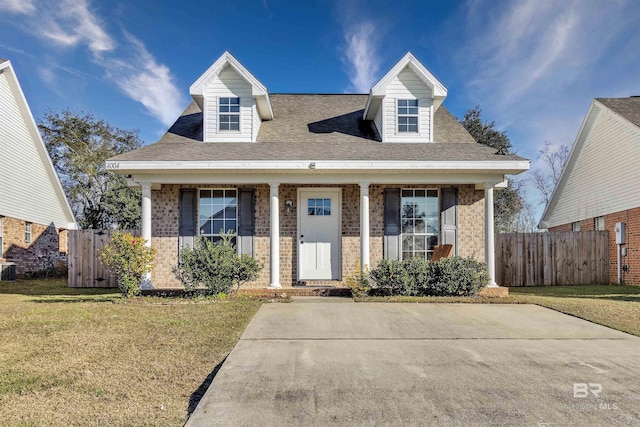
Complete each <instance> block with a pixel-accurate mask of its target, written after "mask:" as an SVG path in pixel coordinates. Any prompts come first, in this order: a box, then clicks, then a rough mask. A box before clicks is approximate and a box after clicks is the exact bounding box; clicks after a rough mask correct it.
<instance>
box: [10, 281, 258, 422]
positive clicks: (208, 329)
mask: <svg viewBox="0 0 640 427" xmlns="http://www.w3.org/2000/svg"><path fill="white" fill-rule="evenodd" d="M260 305H261V302H260V301H258V300H254V299H249V298H238V299H228V300H209V299H196V300H185V299H178V298H176V299H161V298H153V297H141V298H134V299H132V300H123V299H122V298H121V297H120V296H119V294H118V293H115V292H114V290H109V289H107V290H105V289H70V288H67V287H66V285H65V282H64V281H60V280H30V281H16V282H0V420H1V421H0V424H1V425H96V424H98V425H116V426H117V425H121V426H129V425H182V424H183V423H184V422H185V420H186V418H187V413H188V410H189V408H190V407H191V409H192V408H193V405H194V404H195V402H197V400H198V397H199V395H200V394H201V393H202V392H203V391H204V390H205V389H206V386H207V381H210V379H211V377H212V374H213V371H214V370H215V368H216V366H217V365H219V364H220V363H221V362H222V361H223V360H224V358H225V357H226V355H227V354H228V353H229V351H230V350H231V349H232V348H233V346H234V345H235V343H236V342H237V340H238V339H239V337H240V335H241V334H242V331H243V330H244V328H245V327H246V325H247V324H248V322H249V321H250V320H251V318H252V317H253V316H254V314H255V313H256V311H257V310H258V308H259V307H260Z"/></svg>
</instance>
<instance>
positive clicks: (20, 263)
mask: <svg viewBox="0 0 640 427" xmlns="http://www.w3.org/2000/svg"><path fill="white" fill-rule="evenodd" d="M2 221H3V236H2V237H3V238H2V253H1V254H0V255H2V256H1V257H0V262H14V263H15V264H16V276H17V277H25V276H26V275H27V273H30V272H36V271H41V270H44V269H47V268H50V267H57V266H58V264H59V263H66V253H67V231H66V230H60V229H56V228H55V227H53V226H50V225H49V226H47V225H42V224H35V223H32V224H31V243H25V239H24V238H25V224H26V221H23V220H20V219H16V218H10V217H4V218H3V220H2Z"/></svg>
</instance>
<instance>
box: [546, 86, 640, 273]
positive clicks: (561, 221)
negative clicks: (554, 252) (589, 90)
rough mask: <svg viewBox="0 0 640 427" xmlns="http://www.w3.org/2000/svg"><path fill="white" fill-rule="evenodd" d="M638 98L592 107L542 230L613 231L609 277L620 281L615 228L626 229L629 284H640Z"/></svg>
mask: <svg viewBox="0 0 640 427" xmlns="http://www.w3.org/2000/svg"><path fill="white" fill-rule="evenodd" d="M638 165H640V97H637V96H632V97H628V98H597V99H594V100H593V102H592V103H591V107H590V108H589V111H588V112H587V116H586V117H585V119H584V121H583V122H582V126H581V127H580V131H579V132H578V136H577V138H576V140H575V142H574V144H573V148H572V149H571V154H570V155H569V159H568V161H567V164H566V166H565V168H564V170H563V171H562V176H561V177H560V181H558V185H557V186H556V188H555V190H554V192H553V196H552V198H551V201H550V202H549V205H548V206H547V208H546V210H545V212H544V214H543V215H542V219H541V221H540V225H539V226H540V228H548V229H549V231H572V230H573V231H579V230H607V231H609V259H610V264H609V265H610V267H609V278H610V281H611V282H612V283H615V282H617V280H618V268H617V257H618V254H617V249H618V248H617V245H616V236H615V231H614V227H615V224H616V223H618V222H624V223H625V224H626V236H625V237H626V244H625V245H624V246H623V248H626V256H625V257H622V262H621V265H626V266H628V271H626V272H624V271H623V279H624V281H625V283H628V284H636V285H640V173H639V172H638Z"/></svg>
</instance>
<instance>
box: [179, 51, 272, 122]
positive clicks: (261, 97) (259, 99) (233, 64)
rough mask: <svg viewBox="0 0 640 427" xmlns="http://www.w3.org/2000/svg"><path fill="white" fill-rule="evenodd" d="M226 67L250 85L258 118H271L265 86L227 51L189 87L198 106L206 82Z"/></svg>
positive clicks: (200, 103) (200, 102)
mask: <svg viewBox="0 0 640 427" xmlns="http://www.w3.org/2000/svg"><path fill="white" fill-rule="evenodd" d="M227 67H230V68H232V69H233V70H234V71H235V72H236V73H238V75H240V77H242V78H243V79H244V80H245V81H246V82H247V83H248V84H249V85H250V86H251V94H252V95H253V97H254V98H255V99H256V106H257V108H258V113H259V114H260V118H261V119H262V120H271V119H273V110H272V109H271V102H270V101H269V92H268V91H267V88H266V87H265V86H264V85H263V84H262V83H260V81H259V80H258V79H257V78H256V77H255V76H254V75H253V74H251V73H250V72H249V70H247V69H246V68H245V67H244V66H243V65H242V64H241V63H240V61H238V60H237V59H236V58H235V57H234V56H233V55H232V54H231V53H230V52H228V51H225V52H224V53H223V54H222V56H220V57H219V58H218V59H217V60H216V61H215V62H214V63H213V64H212V65H211V66H210V67H209V68H208V69H207V71H205V72H204V73H203V74H202V75H201V76H200V77H199V78H198V79H197V80H196V81H195V82H194V83H193V84H192V85H191V86H190V87H189V93H190V94H191V96H192V97H193V99H194V100H195V101H196V102H197V103H198V105H200V108H202V100H203V98H204V93H205V86H206V84H207V83H208V82H209V81H210V80H211V79H213V78H216V77H217V76H219V75H220V73H222V71H224V70H225V69H226V68H227Z"/></svg>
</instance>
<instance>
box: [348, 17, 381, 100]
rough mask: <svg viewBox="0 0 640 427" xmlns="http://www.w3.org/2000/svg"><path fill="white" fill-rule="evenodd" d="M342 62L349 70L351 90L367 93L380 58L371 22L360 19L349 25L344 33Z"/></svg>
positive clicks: (377, 69)
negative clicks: (344, 45)
mask: <svg viewBox="0 0 640 427" xmlns="http://www.w3.org/2000/svg"><path fill="white" fill-rule="evenodd" d="M344 39H345V43H346V47H345V54H344V58H343V60H344V62H345V63H346V64H347V67H348V70H349V81H350V82H351V88H350V89H352V90H355V91H356V92H359V93H367V92H369V89H371V87H372V86H373V85H374V83H375V82H376V78H377V75H378V71H379V69H380V60H379V57H378V55H377V49H376V47H377V46H376V42H377V40H376V27H375V25H374V24H373V22H370V21H361V22H358V23H353V24H352V25H349V26H348V28H347V29H346V31H345V35H344Z"/></svg>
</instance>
